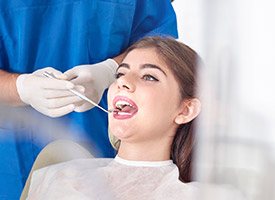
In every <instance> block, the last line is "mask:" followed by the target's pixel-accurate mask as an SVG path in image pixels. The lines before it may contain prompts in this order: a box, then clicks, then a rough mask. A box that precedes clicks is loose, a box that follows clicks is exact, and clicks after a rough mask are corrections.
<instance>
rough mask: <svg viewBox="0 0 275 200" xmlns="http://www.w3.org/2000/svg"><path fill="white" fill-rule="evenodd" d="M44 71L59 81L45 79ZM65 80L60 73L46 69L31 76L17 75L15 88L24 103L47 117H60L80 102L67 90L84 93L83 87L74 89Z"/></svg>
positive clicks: (49, 68) (64, 76)
mask: <svg viewBox="0 0 275 200" xmlns="http://www.w3.org/2000/svg"><path fill="white" fill-rule="evenodd" d="M44 71H47V72H50V73H53V74H54V75H55V76H56V77H57V78H58V79H60V80H58V79H54V78H48V77H45V76H44V75H43V72H44ZM66 78H67V77H66V75H64V74H62V73H61V72H60V71H57V70H55V69H53V68H51V67H47V68H43V69H39V70H37V71H35V72H33V73H32V74H21V75H19V77H18V78H17V80H16V87H17V91H18V94H19V97H20V99H21V100H22V101H23V102H24V103H26V104H28V105H31V106H32V107H33V108H34V109H36V110H37V111H39V112H41V113H43V114H45V115H47V116H50V117H60V116H63V115H65V114H68V113H70V112H72V111H73V110H74V108H75V105H74V103H77V102H79V101H81V99H80V98H79V97H77V96H75V95H74V94H73V93H71V92H70V91H69V90H68V89H72V88H74V89H77V90H78V91H81V92H84V88H83V87H79V86H78V87H74V84H73V83H71V82H69V81H67V80H64V79H66ZM62 79H63V80H62Z"/></svg>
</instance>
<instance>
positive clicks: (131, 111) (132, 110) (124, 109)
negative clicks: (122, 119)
mask: <svg viewBox="0 0 275 200" xmlns="http://www.w3.org/2000/svg"><path fill="white" fill-rule="evenodd" d="M134 111H135V109H134V108H133V107H131V106H124V107H123V108H122V109H121V111H120V112H127V113H133V112H134Z"/></svg>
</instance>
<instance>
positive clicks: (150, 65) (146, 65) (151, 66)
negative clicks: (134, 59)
mask: <svg viewBox="0 0 275 200" xmlns="http://www.w3.org/2000/svg"><path fill="white" fill-rule="evenodd" d="M144 68H153V69H158V70H160V71H161V72H162V73H163V74H164V75H165V76H167V74H166V73H165V72H164V71H163V69H161V68H160V67H159V66H157V65H154V64H149V63H148V64H143V65H142V66H141V69H144Z"/></svg>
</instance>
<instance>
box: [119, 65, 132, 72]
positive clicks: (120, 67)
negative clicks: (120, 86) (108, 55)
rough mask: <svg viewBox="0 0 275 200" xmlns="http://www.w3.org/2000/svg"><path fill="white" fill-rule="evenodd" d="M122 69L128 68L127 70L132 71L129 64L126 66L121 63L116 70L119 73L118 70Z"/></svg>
mask: <svg viewBox="0 0 275 200" xmlns="http://www.w3.org/2000/svg"><path fill="white" fill-rule="evenodd" d="M121 67H125V68H127V69H130V66H129V65H128V64H126V63H121V64H120V65H119V66H118V68H117V69H116V72H117V71H118V69H119V68H121Z"/></svg>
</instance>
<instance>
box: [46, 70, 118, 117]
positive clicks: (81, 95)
mask: <svg viewBox="0 0 275 200" xmlns="http://www.w3.org/2000/svg"><path fill="white" fill-rule="evenodd" d="M43 75H44V76H46V77H48V78H54V79H58V78H57V77H56V76H55V75H54V74H53V73H50V72H47V71H44V73H43ZM68 90H69V91H70V92H71V93H73V94H75V95H76V96H78V97H80V98H81V99H83V100H85V101H88V102H89V103H90V104H92V105H94V106H96V107H98V108H99V109H101V110H102V111H104V112H106V113H112V112H113V111H114V110H106V109H104V108H102V107H101V106H100V105H98V104H97V103H95V102H94V101H92V100H91V99H89V98H88V97H86V96H85V95H83V94H81V93H80V92H78V91H76V90H74V89H68Z"/></svg>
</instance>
